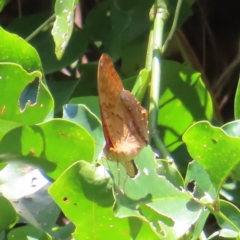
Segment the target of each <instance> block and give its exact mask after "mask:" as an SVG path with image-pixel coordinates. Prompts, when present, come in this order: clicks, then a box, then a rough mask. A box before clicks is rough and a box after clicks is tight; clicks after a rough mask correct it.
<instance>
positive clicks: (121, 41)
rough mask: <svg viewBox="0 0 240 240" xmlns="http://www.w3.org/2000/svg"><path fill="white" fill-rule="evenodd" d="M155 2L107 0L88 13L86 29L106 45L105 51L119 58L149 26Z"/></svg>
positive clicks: (95, 40)
mask: <svg viewBox="0 0 240 240" xmlns="http://www.w3.org/2000/svg"><path fill="white" fill-rule="evenodd" d="M152 4H153V1H131V3H130V4H129V1H127V0H124V1H116V2H112V1H104V2H102V3H100V4H98V5H97V7H96V8H94V9H92V11H90V12H89V13H88V15H87V18H86V21H85V25H84V30H85V31H86V33H87V34H88V36H89V38H90V39H91V40H92V41H93V42H97V41H100V42H101V43H102V44H103V47H104V49H103V52H106V53H108V54H109V55H110V56H111V57H112V58H113V60H116V59H118V58H119V57H120V54H121V50H122V48H124V47H125V46H126V45H127V44H128V43H130V42H131V41H133V40H135V39H137V38H138V37H139V38H140V36H141V35H142V34H143V33H145V32H146V30H147V29H149V27H150V21H149V11H150V8H151V6H152ZM139 22H141V24H139Z"/></svg>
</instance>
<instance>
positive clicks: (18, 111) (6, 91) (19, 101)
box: [0, 63, 53, 136]
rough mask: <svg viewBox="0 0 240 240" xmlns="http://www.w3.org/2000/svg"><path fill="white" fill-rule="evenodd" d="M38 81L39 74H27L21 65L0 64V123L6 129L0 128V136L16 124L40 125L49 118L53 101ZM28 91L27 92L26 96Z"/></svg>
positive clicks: (39, 78)
mask: <svg viewBox="0 0 240 240" xmlns="http://www.w3.org/2000/svg"><path fill="white" fill-rule="evenodd" d="M41 78H42V75H41V72H39V71H35V72H32V73H28V72H26V71H25V70H24V69H23V68H22V67H21V66H20V65H17V64H13V63H12V64H10V63H0V79H1V80H0V95H1V97H2V98H1V101H0V109H1V114H0V119H1V120H3V121H5V125H6V126H2V127H1V130H2V132H1V133H0V136H2V135H3V134H4V133H5V132H6V131H7V130H9V129H11V128H12V127H16V126H17V125H19V124H36V123H38V122H42V121H44V120H45V119H46V118H47V116H48V115H49V114H50V112H51V111H52V109H53V99H52V97H51V95H50V93H49V91H48V90H47V89H46V87H45V86H44V85H43V83H42V81H41ZM33 83H34V84H35V85H34V86H33V88H30V87H31V84H33ZM27 88H29V89H30V91H29V94H28V95H27V94H26V91H25V90H26V89H27ZM14 122H16V124H15V123H14Z"/></svg>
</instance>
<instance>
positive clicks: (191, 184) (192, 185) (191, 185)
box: [187, 180, 196, 193]
mask: <svg viewBox="0 0 240 240" xmlns="http://www.w3.org/2000/svg"><path fill="white" fill-rule="evenodd" d="M195 186H196V182H195V180H192V181H190V182H188V184H187V190H188V191H189V192H191V193H193V192H194V191H195Z"/></svg>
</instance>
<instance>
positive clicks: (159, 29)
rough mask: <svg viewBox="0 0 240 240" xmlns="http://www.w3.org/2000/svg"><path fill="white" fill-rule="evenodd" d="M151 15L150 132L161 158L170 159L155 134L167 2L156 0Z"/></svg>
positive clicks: (149, 59) (149, 48)
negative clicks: (152, 19)
mask: <svg viewBox="0 0 240 240" xmlns="http://www.w3.org/2000/svg"><path fill="white" fill-rule="evenodd" d="M151 14H154V15H153V16H154V22H153V28H152V30H151V32H150V35H149V44H148V52H147V60H146V68H147V69H149V70H152V71H151V86H150V104H149V131H150V133H151V141H152V143H153V144H154V145H155V146H156V147H157V149H158V150H159V151H160V153H161V157H163V158H170V155H169V153H168V151H167V149H166V147H165V145H164V144H163V142H162V140H161V139H160V137H159V135H158V134H155V132H156V129H157V124H158V109H159V103H158V102H159V96H160V86H161V56H162V52H161V49H162V39H163V27H164V22H165V19H166V16H167V10H166V5H165V2H164V1H161V0H156V2H155V4H154V6H153V7H152V9H151Z"/></svg>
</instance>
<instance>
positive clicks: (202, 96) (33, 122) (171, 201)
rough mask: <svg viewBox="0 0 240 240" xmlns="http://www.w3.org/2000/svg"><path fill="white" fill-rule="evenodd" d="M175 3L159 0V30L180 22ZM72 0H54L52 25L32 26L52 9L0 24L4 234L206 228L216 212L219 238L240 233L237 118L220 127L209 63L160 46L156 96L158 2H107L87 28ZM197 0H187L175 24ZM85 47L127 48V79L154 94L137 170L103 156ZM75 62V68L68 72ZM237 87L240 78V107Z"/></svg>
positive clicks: (154, 233) (139, 235)
mask: <svg viewBox="0 0 240 240" xmlns="http://www.w3.org/2000/svg"><path fill="white" fill-rule="evenodd" d="M173 2H174V1H169V3H168V4H167V5H166V6H165V5H161V6H157V7H159V8H161V9H162V11H164V12H165V11H166V9H164V7H167V8H168V12H169V13H170V14H172V15H171V16H170V18H169V21H168V22H167V24H166V29H165V31H162V29H159V31H160V30H161V31H162V32H161V34H162V35H163V36H166V35H167V34H168V32H169V31H170V28H172V24H173V22H174V16H175V15H174V11H173V10H175V8H176V6H175V4H176V3H175V2H174V3H173ZM76 3H77V2H76V1H75V0H74V1H61V0H58V1H56V3H55V14H56V20H55V21H54V24H53V26H52V22H51V21H50V22H48V21H47V22H45V23H46V24H45V25H44V26H42V29H41V31H36V32H34V33H33V34H31V33H32V32H33V31H34V30H36V29H37V27H39V23H41V24H42V23H43V22H44V21H46V20H47V18H48V17H49V15H48V14H36V15H33V16H28V17H22V18H20V19H15V21H14V22H13V23H12V24H10V25H9V26H8V31H6V30H4V29H3V28H0V37H1V44H0V96H1V97H0V239H30V237H31V239H32V238H34V239H41V240H45V239H71V238H72V237H73V238H74V239H109V240H110V239H113V238H117V239H144V240H145V239H199V237H200V236H201V237H203V236H204V235H205V227H204V226H205V224H206V221H207V220H208V218H209V216H210V214H212V215H214V217H215V218H216V222H217V224H218V228H219V229H220V230H219V231H215V232H211V233H212V236H211V237H212V238H214V237H216V236H221V237H225V238H227V239H230V238H237V239H239V233H240V224H239V219H240V213H239V209H238V207H237V206H238V205H239V203H240V194H239V192H240V191H239V189H240V185H239V182H238V181H239V179H240V177H239V176H240V154H239V149H240V139H239V137H240V134H239V133H240V131H239V128H240V124H239V121H237V120H236V121H233V122H229V123H227V124H225V125H224V126H222V127H220V126H218V127H216V126H213V125H212V124H213V121H214V122H215V124H216V122H217V121H216V119H214V116H215V112H214V108H213V103H212V98H211V95H210V94H209V92H208V90H207V88H206V87H205V85H204V82H203V80H202V78H201V74H200V73H198V72H196V71H195V70H193V69H192V68H190V67H188V66H186V65H183V64H180V63H176V62H173V61H167V60H162V59H161V58H160V55H158V64H159V65H157V66H160V69H161V71H160V72H161V74H160V76H159V75H157V79H155V82H156V81H157V82H160V88H159V89H157V90H158V91H159V92H160V95H159V98H157V99H154V97H155V96H154V95H152V93H151V91H148V89H149V82H150V80H152V82H151V84H152V87H153V88H154V87H155V86H153V85H154V81H153V80H154V79H152V78H153V76H155V75H154V69H156V66H155V65H154V64H155V62H154V61H153V62H151V61H150V62H151V64H152V66H153V67H152V68H151V69H149V68H148V66H149V64H148V62H147V60H146V59H148V57H149V55H148V54H149V49H150V50H151V51H150V52H151V53H150V55H151V54H152V56H153V58H154V57H156V56H155V55H154V51H156V49H154V48H155V46H151V44H149V46H148V43H149V42H151V37H149V32H150V31H152V29H151V28H152V24H153V23H152V22H151V21H150V19H149V16H148V14H149V12H150V9H151V7H152V5H153V1H147V0H141V1H128V0H124V1H123V0H122V1H120V0H118V1H110V0H109V1H108V0H106V1H102V2H100V3H99V4H97V5H96V7H95V8H93V9H92V10H91V11H90V12H88V13H87V16H86V18H85V19H84V23H83V28H82V29H81V30H80V29H77V28H76V27H75V26H74V25H73V22H74V9H75V5H76ZM192 3H193V1H185V2H184V4H183V8H182V10H181V11H180V13H179V19H178V23H177V26H180V25H181V24H182V23H183V22H184V21H185V19H186V18H187V17H188V16H189V15H190V14H191V5H192ZM1 6H4V1H3V3H0V7H1ZM155 7H156V6H155ZM2 8H3V7H2ZM152 10H153V9H152ZM160 13H161V12H160ZM50 19H52V18H50ZM151 20H152V21H153V22H154V19H151ZM10 32H11V33H10ZM13 33H14V34H13ZM16 33H17V34H18V35H16ZM30 34H31V35H30ZM27 36H28V38H27V40H28V41H29V42H27V41H26V40H24V39H23V38H26V37H27ZM150 36H151V34H150ZM148 37H149V39H148ZM164 39H166V37H163V40H164ZM93 49H94V50H93ZM158 50H159V49H158ZM88 51H92V52H94V53H95V54H96V55H100V53H102V52H106V53H108V54H110V55H111V57H112V59H113V60H117V59H119V58H121V59H122V65H121V67H120V68H119V69H118V70H119V73H120V75H121V76H122V77H123V84H124V86H125V88H126V89H129V90H132V89H133V91H132V92H133V93H134V94H135V95H136V97H137V98H138V99H139V100H141V101H142V105H143V106H145V107H146V108H148V106H149V105H150V104H151V103H152V102H153V100H154V101H155V107H154V110H153V111H150V113H149V114H150V115H151V114H152V112H154V111H155V112H156V116H155V117H156V123H155V132H150V134H149V139H150V144H151V147H152V148H151V147H150V146H148V147H146V148H144V149H143V150H142V151H141V153H140V154H139V156H137V157H136V159H134V160H135V163H136V166H137V168H138V175H137V176H136V177H135V178H130V177H128V176H127V174H126V172H125V170H124V168H123V167H122V166H121V165H118V164H117V163H116V162H111V161H107V160H106V159H104V157H102V158H101V155H102V151H103V148H104V144H105V139H104V135H103V131H102V124H101V118H100V110H99V106H98V97H97V96H96V95H97V85H96V84H97V83H96V77H97V64H96V63H92V62H89V63H86V64H76V61H77V60H79V59H81V58H82V57H83V55H85V54H86V53H87V52H88ZM58 59H59V60H58ZM150 59H151V57H150ZM145 61H146V62H145ZM151 64H150V65H151ZM67 67H68V70H69V69H70V70H69V72H70V73H71V74H70V75H71V76H67V75H63V74H62V73H60V70H61V69H62V68H67ZM76 69H78V70H79V72H80V78H77V77H75V72H74V70H76ZM65 70H66V69H65ZM239 92H240V87H239V86H238V89H237V94H236V98H235V106H234V108H235V116H236V118H239V116H240V114H239V102H240V96H239ZM149 103H150V104H149ZM149 121H151V117H150V120H149ZM153 122H154V121H153ZM150 123H151V126H152V122H150ZM113 124H114V123H113ZM219 125H220V124H219ZM151 130H152V129H151ZM158 135H160V137H161V138H159V136H158ZM156 136H157V137H156ZM156 138H157V139H158V140H159V139H161V140H159V141H162V145H164V146H165V150H164V151H163V152H162V149H161V148H159V145H158V144H156V142H157V141H154V140H153V139H156ZM152 149H156V152H159V153H160V154H161V155H160V158H158V157H156V155H155V153H154V152H153V150H152ZM166 152H167V153H168V154H165V153H166ZM164 158H166V159H164ZM173 159H174V161H173ZM193 159H194V160H193ZM191 184H192V185H194V187H193V188H192V189H191V188H190V186H191ZM61 211H62V213H63V215H64V217H63V216H62V215H61ZM59 216H60V217H59ZM66 218H68V220H66ZM59 219H60V220H62V221H63V222H62V223H61V224H60V223H59ZM216 239H217V238H216Z"/></svg>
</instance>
